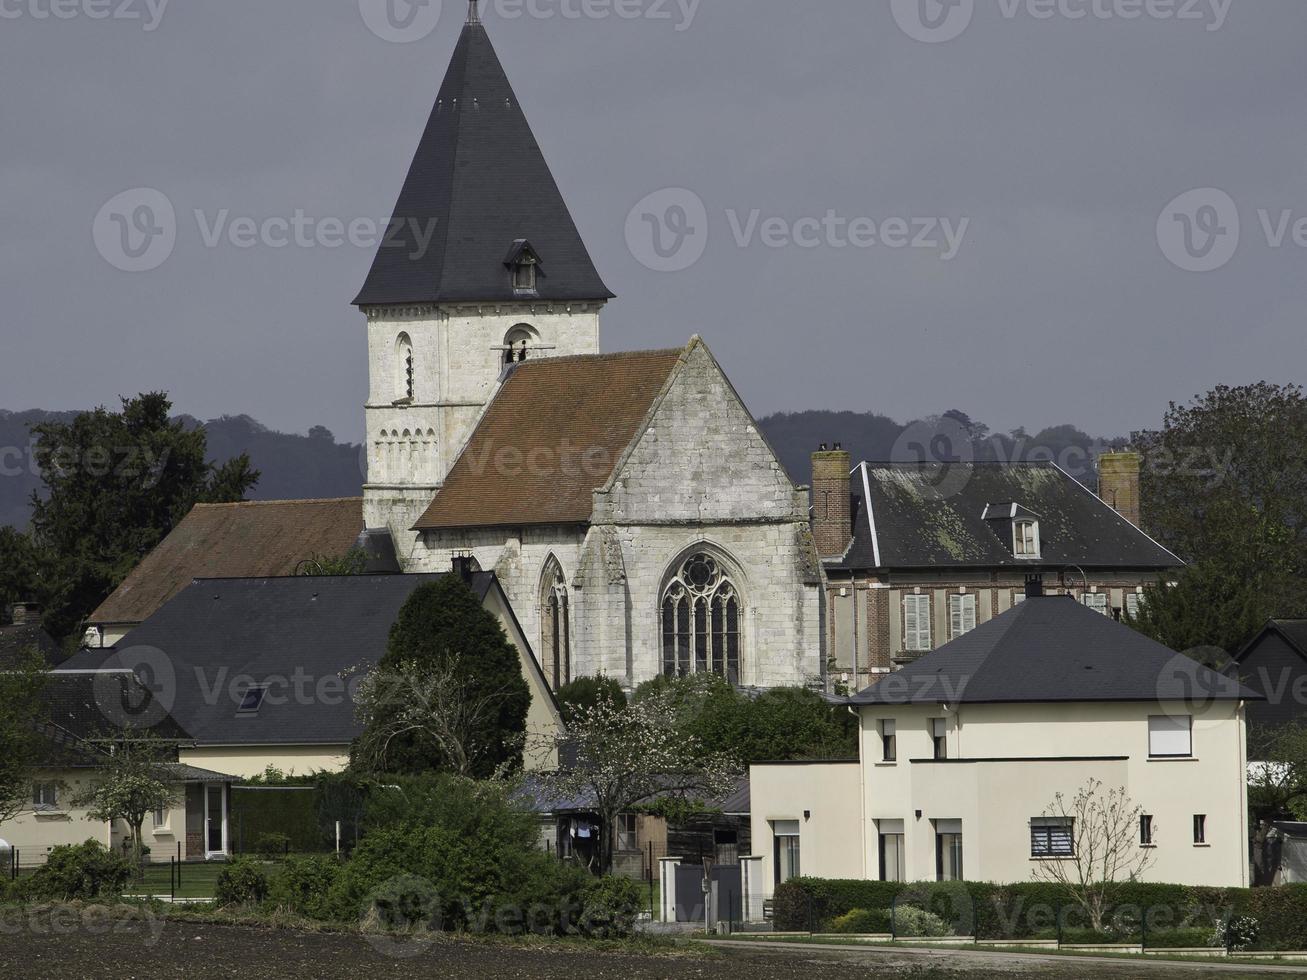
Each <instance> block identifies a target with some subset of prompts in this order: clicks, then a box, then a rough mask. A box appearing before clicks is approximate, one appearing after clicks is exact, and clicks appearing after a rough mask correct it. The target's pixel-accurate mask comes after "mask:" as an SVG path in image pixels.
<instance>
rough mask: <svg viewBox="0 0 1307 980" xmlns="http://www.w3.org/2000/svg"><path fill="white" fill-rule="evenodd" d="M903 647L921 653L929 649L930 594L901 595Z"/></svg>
mask: <svg viewBox="0 0 1307 980" xmlns="http://www.w3.org/2000/svg"><path fill="white" fill-rule="evenodd" d="M903 649H904V650H908V651H910V652H912V653H922V652H925V651H927V650H930V649H931V642H930V596H928V595H907V596H904V597H903Z"/></svg>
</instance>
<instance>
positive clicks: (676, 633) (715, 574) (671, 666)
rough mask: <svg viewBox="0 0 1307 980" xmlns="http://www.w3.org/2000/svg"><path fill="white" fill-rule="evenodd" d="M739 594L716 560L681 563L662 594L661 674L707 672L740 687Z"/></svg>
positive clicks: (702, 557) (699, 557)
mask: <svg viewBox="0 0 1307 980" xmlns="http://www.w3.org/2000/svg"><path fill="white" fill-rule="evenodd" d="M740 612H741V601H740V594H739V590H738V589H737V588H736V586H735V583H734V582H733V581H732V580H731V577H730V574H729V573H728V572H727V570H726V569H725V568H724V567H723V565H722V563H721V561H719V560H718V559H717V558H714V557H713V556H712V555H709V554H706V553H700V554H696V555H692V556H691V557H690V558H688V559H686V560H685V561H684V562H683V563H682V564H681V566H680V568H679V569H678V570H677V572H676V574H675V575H674V576H673V577H672V580H671V582H670V583H669V584H668V585H667V587H666V588H665V589H664V590H663V601H662V635H663V674H664V675H666V676H667V677H685V676H688V675H689V674H706V673H713V674H717V675H719V676H721V677H725V678H726V679H727V680H728V681H730V682H731V683H732V684H739V683H740Z"/></svg>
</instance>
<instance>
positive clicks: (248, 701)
mask: <svg viewBox="0 0 1307 980" xmlns="http://www.w3.org/2000/svg"><path fill="white" fill-rule="evenodd" d="M267 693H268V689H267V688H266V687H251V688H248V689H247V690H246V691H245V693H244V694H243V695H242V696H241V703H240V706H239V707H238V708H237V709H236V713H237V714H238V715H256V714H258V713H259V708H261V707H263V698H264V696H265V695H266V694H267Z"/></svg>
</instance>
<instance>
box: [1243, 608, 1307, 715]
mask: <svg viewBox="0 0 1307 980" xmlns="http://www.w3.org/2000/svg"><path fill="white" fill-rule="evenodd" d="M1238 672H1239V677H1240V679H1241V680H1242V681H1243V682H1244V684H1246V685H1248V687H1250V688H1252V689H1253V690H1254V691H1256V692H1257V693H1258V694H1262V695H1265V696H1266V698H1267V700H1266V701H1253V702H1251V703H1250V704H1249V705H1248V727H1249V729H1251V730H1253V731H1256V730H1258V729H1260V730H1263V731H1264V730H1267V729H1272V728H1279V727H1281V726H1283V725H1288V724H1292V723H1293V722H1297V721H1301V720H1302V719H1303V717H1304V716H1307V661H1304V660H1303V658H1302V657H1301V656H1300V655H1299V654H1298V652H1297V651H1296V650H1294V648H1293V647H1292V646H1290V645H1289V644H1288V642H1286V641H1285V639H1284V637H1282V636H1280V634H1278V633H1274V632H1266V633H1263V634H1262V635H1261V637H1259V638H1258V640H1257V642H1256V644H1255V645H1254V646H1252V647H1250V648H1249V649H1248V651H1247V652H1246V653H1245V654H1244V656H1243V657H1242V658H1241V659H1240V661H1239V667H1238Z"/></svg>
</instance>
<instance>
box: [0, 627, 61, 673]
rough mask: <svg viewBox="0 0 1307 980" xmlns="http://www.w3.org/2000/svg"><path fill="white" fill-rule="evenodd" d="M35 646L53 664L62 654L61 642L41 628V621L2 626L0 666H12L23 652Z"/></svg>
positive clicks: (0, 629)
mask: <svg viewBox="0 0 1307 980" xmlns="http://www.w3.org/2000/svg"><path fill="white" fill-rule="evenodd" d="M33 648H35V649H36V651H37V652H38V653H40V654H41V656H43V657H44V658H45V662H46V663H47V664H50V665H51V666H53V665H54V664H56V663H58V661H59V659H60V657H61V656H62V653H61V651H60V649H59V644H58V643H56V642H55V641H54V639H53V638H52V637H51V636H50V634H49V633H47V632H46V631H45V630H44V629H42V628H41V624H40V623H23V624H22V625H19V626H0V667H12V666H13V665H14V664H15V663H17V662H18V657H19V656H20V655H21V654H22V653H23V652H25V651H27V650H30V649H33Z"/></svg>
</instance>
